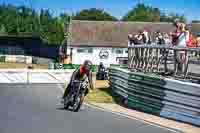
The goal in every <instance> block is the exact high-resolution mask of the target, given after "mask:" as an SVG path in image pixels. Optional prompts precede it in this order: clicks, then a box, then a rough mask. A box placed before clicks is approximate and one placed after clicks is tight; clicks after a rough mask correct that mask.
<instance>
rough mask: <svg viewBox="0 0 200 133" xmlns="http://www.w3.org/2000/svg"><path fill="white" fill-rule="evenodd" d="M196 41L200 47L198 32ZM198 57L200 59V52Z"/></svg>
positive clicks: (199, 34)
mask: <svg viewBox="0 0 200 133" xmlns="http://www.w3.org/2000/svg"><path fill="white" fill-rule="evenodd" d="M196 42H197V47H198V48H200V33H198V34H197V38H196ZM197 58H198V59H200V52H199V53H198V54H197Z"/></svg>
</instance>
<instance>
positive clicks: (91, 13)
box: [73, 8, 117, 21]
mask: <svg viewBox="0 0 200 133" xmlns="http://www.w3.org/2000/svg"><path fill="white" fill-rule="evenodd" d="M73 19H75V20H91V21H117V18H115V17H114V16H111V15H110V14H109V13H107V12H105V11H104V10H102V9H96V8H91V9H84V10H82V11H80V12H78V13H77V14H76V15H75V16H74V17H73Z"/></svg>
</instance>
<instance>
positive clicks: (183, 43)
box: [175, 23, 190, 74]
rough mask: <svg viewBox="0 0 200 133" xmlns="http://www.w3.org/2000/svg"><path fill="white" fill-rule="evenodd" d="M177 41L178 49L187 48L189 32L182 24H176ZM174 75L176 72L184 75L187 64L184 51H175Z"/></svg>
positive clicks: (186, 56)
mask: <svg viewBox="0 0 200 133" xmlns="http://www.w3.org/2000/svg"><path fill="white" fill-rule="evenodd" d="M177 31H178V32H177V35H178V36H177V40H176V46H178V47H187V42H188V41H189V37H190V32H189V31H188V30H187V28H186V25H185V24H184V23H178V27H177ZM175 60H176V61H175V62H176V64H177V65H175V74H176V73H177V72H181V73H184V74H185V73H186V70H187V63H188V54H187V53H186V51H182V50H181V51H179V50H176V51H175Z"/></svg>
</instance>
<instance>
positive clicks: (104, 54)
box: [99, 49, 109, 59]
mask: <svg viewBox="0 0 200 133" xmlns="http://www.w3.org/2000/svg"><path fill="white" fill-rule="evenodd" d="M99 57H100V59H108V57H109V52H108V50H106V49H101V51H100V52H99Z"/></svg>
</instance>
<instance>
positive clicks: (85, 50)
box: [77, 48, 93, 53]
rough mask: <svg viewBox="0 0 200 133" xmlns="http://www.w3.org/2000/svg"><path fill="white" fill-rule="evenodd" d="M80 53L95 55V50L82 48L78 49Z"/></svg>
mask: <svg viewBox="0 0 200 133" xmlns="http://www.w3.org/2000/svg"><path fill="white" fill-rule="evenodd" d="M77 52H78V53H93V48H80V49H77Z"/></svg>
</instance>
